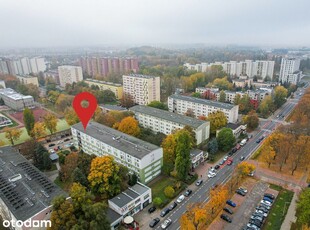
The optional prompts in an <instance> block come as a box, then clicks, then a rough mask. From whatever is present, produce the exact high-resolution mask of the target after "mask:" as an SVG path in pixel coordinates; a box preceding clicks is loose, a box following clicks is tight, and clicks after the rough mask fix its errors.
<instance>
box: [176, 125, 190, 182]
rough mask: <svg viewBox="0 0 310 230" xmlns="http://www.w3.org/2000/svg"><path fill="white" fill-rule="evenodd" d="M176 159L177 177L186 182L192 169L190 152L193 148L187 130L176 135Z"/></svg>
mask: <svg viewBox="0 0 310 230" xmlns="http://www.w3.org/2000/svg"><path fill="white" fill-rule="evenodd" d="M176 142H177V145H176V148H175V152H176V159H175V170H176V172H177V177H178V178H179V179H181V180H185V179H186V177H187V174H188V172H189V170H190V168H191V158H190V150H191V146H192V137H191V135H190V133H189V132H188V131H187V130H184V129H182V130H180V131H178V132H177V133H176Z"/></svg>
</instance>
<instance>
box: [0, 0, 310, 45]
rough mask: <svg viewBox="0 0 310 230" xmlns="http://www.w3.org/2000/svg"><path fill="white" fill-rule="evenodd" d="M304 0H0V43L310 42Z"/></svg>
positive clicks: (307, 7) (309, 18) (309, 0)
mask: <svg viewBox="0 0 310 230" xmlns="http://www.w3.org/2000/svg"><path fill="white" fill-rule="evenodd" d="M309 10H310V0H0V28H1V30H0V31H1V33H0V47H1V48H9V47H42V46H96V45H107V44H113V45H117V44H141V45H142V44H164V43H170V44H173V43H176V44H184V43H186V44H191V43H206V44H223V45H225V44H240V45H289V46H296V45H297V46H299V45H305V46H307V45H308V46H309V45H310V13H309Z"/></svg>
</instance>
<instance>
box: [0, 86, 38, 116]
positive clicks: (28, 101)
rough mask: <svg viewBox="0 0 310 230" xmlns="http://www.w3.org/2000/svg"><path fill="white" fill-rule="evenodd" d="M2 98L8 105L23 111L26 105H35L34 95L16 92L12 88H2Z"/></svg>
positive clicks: (0, 96)
mask: <svg viewBox="0 0 310 230" xmlns="http://www.w3.org/2000/svg"><path fill="white" fill-rule="evenodd" d="M0 98H2V100H3V101H4V104H5V105H6V106H8V107H10V108H12V109H14V110H17V111H22V110H24V109H25V108H26V107H27V108H34V107H35V103H34V99H33V97H32V96H30V95H28V96H24V95H22V94H20V93H17V92H15V91H14V90H13V89H11V88H5V89H0Z"/></svg>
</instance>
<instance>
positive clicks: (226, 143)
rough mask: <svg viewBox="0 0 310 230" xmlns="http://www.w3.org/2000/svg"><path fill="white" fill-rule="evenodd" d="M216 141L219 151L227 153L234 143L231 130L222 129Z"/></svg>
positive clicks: (234, 139)
mask: <svg viewBox="0 0 310 230" xmlns="http://www.w3.org/2000/svg"><path fill="white" fill-rule="evenodd" d="M216 139H217V142H218V145H219V149H220V150H223V151H228V150H229V149H231V148H232V147H233V146H234V144H235V141H236V138H235V136H234V134H233V132H232V129H230V128H222V129H221V131H220V132H219V133H218V135H217V138H216Z"/></svg>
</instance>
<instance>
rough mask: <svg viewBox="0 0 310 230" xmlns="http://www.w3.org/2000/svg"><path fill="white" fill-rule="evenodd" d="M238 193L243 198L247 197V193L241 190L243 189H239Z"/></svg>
mask: <svg viewBox="0 0 310 230" xmlns="http://www.w3.org/2000/svg"><path fill="white" fill-rule="evenodd" d="M236 193H237V194H239V195H241V196H245V195H246V193H245V192H244V191H243V190H241V189H237V190H236Z"/></svg>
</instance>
